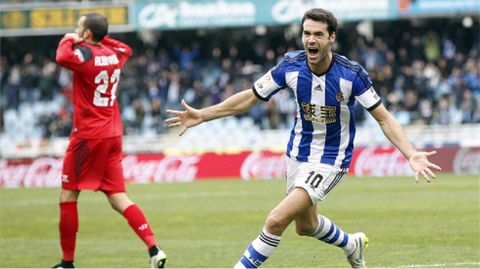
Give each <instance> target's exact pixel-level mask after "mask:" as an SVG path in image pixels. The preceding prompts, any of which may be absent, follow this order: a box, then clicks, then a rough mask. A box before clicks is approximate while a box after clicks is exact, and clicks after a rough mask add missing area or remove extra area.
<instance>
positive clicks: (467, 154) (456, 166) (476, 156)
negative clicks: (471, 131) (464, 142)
mask: <svg viewBox="0 0 480 269" xmlns="http://www.w3.org/2000/svg"><path fill="white" fill-rule="evenodd" d="M453 172H454V173H455V174H479V173H480V148H462V149H460V150H459V151H458V152H457V154H456V155H455V159H454V160H453Z"/></svg>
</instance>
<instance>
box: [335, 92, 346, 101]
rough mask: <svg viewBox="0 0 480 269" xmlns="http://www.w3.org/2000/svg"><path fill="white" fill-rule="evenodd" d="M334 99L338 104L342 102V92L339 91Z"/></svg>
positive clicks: (343, 97) (343, 98)
mask: <svg viewBox="0 0 480 269" xmlns="http://www.w3.org/2000/svg"><path fill="white" fill-rule="evenodd" d="M335 99H337V101H339V102H343V101H344V100H345V96H343V92H342V91H339V92H338V93H337V95H336V96H335Z"/></svg>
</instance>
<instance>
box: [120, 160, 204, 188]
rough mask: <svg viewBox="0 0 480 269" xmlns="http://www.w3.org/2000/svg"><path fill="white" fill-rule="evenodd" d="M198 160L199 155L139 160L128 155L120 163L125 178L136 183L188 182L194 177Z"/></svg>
mask: <svg viewBox="0 0 480 269" xmlns="http://www.w3.org/2000/svg"><path fill="white" fill-rule="evenodd" d="M199 160H200V157H199V156H179V157H164V158H162V159H159V160H142V161H140V160H138V157H137V156H135V155H128V156H126V157H125V158H124V159H123V161H122V165H123V173H124V177H125V179H127V180H131V181H134V182H136V183H146V182H190V181H193V180H194V179H195V178H196V175H197V172H198V167H197V163H198V161H199Z"/></svg>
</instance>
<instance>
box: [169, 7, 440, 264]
mask: <svg viewBox="0 0 480 269" xmlns="http://www.w3.org/2000/svg"><path fill="white" fill-rule="evenodd" d="M336 31H337V20H336V18H335V16H334V15H333V14H332V13H331V12H329V11H327V10H324V9H312V10H309V11H307V12H306V13H305V14H304V16H303V19H302V42H303V46H304V50H302V51H293V52H288V53H286V54H285V56H284V57H283V59H282V60H280V62H279V63H278V64H277V66H275V67H274V68H272V69H271V70H270V71H268V72H267V73H266V74H265V75H264V76H262V77H261V78H260V79H259V80H257V81H256V82H255V83H254V86H253V88H252V89H248V90H245V91H242V92H239V93H237V94H235V95H233V96H231V97H230V98H228V99H226V100H225V101H223V102H222V103H220V104H217V105H213V106H210V107H206V108H203V109H200V110H198V109H194V108H192V107H190V106H189V105H188V104H187V103H185V101H182V106H183V108H184V109H185V110H184V111H175V110H167V112H168V113H171V114H173V115H174V116H173V117H171V118H169V119H167V120H166V122H167V123H169V126H170V127H176V126H182V127H183V129H182V131H181V133H180V134H183V133H184V132H185V131H186V130H187V129H188V128H190V127H193V126H195V125H198V124H200V123H202V122H204V121H209V120H213V119H217V118H221V117H226V116H230V115H235V114H239V113H243V112H245V111H247V110H249V109H250V108H252V107H253V106H255V105H256V104H257V103H258V102H259V101H268V100H269V98H270V97H271V96H272V95H274V94H275V93H277V92H278V91H280V90H283V89H287V88H289V89H291V90H292V91H293V93H294V96H295V102H296V104H297V115H296V118H295V123H294V127H293V129H292V131H291V135H290V140H289V142H288V145H287V150H286V166H287V193H288V195H287V196H286V197H285V198H284V199H283V200H282V201H281V202H280V203H279V204H278V205H277V206H276V207H275V208H274V209H273V210H272V211H271V212H270V214H269V216H268V218H267V220H266V222H265V225H264V227H263V231H262V232H261V233H260V235H259V236H258V237H257V238H256V239H255V240H253V242H252V243H251V244H250V245H249V246H248V247H247V249H246V250H245V252H244V253H243V255H242V257H241V258H240V260H239V261H238V262H237V264H236V265H235V268H257V267H259V266H260V265H262V263H263V262H265V260H266V259H267V258H268V257H269V256H270V255H271V254H272V252H273V251H274V250H275V248H276V247H277V246H278V244H279V243H280V240H281V238H282V233H283V232H284V231H285V229H286V228H287V226H288V225H289V224H290V223H291V222H292V221H295V225H296V232H297V233H298V234H299V235H302V236H309V237H313V238H317V239H319V240H321V241H323V242H325V243H327V244H331V245H334V246H338V247H340V248H342V249H343V250H344V252H345V255H346V257H347V261H348V262H349V263H350V265H351V266H352V267H354V268H362V267H364V266H365V261H364V257H363V251H364V249H365V247H366V245H367V243H368V239H367V237H366V235H365V234H364V233H362V232H359V233H353V234H349V233H347V232H344V231H343V230H342V229H340V227H338V226H337V225H335V224H334V223H333V222H332V221H331V220H330V219H328V218H327V217H325V216H323V215H320V214H318V213H317V207H316V205H317V203H318V202H320V201H322V200H324V199H325V197H326V195H327V194H328V193H329V192H330V191H331V190H332V189H333V188H334V187H335V186H336V185H337V184H338V183H339V182H340V181H341V180H342V178H343V176H344V175H345V173H346V172H347V169H348V167H349V164H350V161H351V159H352V152H353V145H354V144H353V140H354V137H355V122H354V115H353V113H354V110H353V106H354V103H355V101H358V102H359V103H360V104H361V105H362V106H363V107H365V109H367V110H368V111H369V112H370V113H371V114H372V116H373V117H374V118H375V119H376V120H377V121H378V123H379V125H380V127H381V129H382V131H383V133H384V134H385V136H386V137H387V138H388V139H389V140H390V142H392V144H393V145H395V147H397V148H398V149H399V150H400V152H401V153H402V154H403V155H404V156H405V158H407V159H408V161H409V164H410V167H411V169H412V170H413V172H414V173H415V179H416V181H417V183H418V181H419V176H420V175H421V176H423V177H424V178H425V180H426V181H427V182H430V180H431V178H435V174H434V173H433V172H432V170H431V169H440V167H439V166H437V165H435V164H433V163H431V162H430V161H429V160H428V157H429V156H432V155H433V154H435V152H434V151H432V152H420V151H417V150H416V149H415V148H414V147H413V146H412V145H411V144H410V143H409V142H408V140H407V137H406V136H405V134H404V132H403V130H402V128H401V126H400V125H399V124H398V122H397V121H396V120H395V119H394V118H393V116H392V115H391V114H390V113H389V112H388V111H387V110H386V109H385V107H384V106H383V104H382V101H381V99H380V97H379V96H378V95H377V94H376V92H375V90H374V89H373V87H372V81H371V80H370V78H369V76H368V74H367V72H366V71H365V70H364V69H363V68H362V67H361V66H360V65H359V64H358V63H356V62H354V61H350V60H348V59H347V58H345V57H344V56H341V55H339V54H336V53H333V52H332V44H333V43H334V42H335V35H336Z"/></svg>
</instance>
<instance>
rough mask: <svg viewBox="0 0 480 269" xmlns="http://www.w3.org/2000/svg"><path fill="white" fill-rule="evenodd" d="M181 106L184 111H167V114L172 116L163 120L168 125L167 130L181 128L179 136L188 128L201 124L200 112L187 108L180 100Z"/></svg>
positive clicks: (185, 103)
mask: <svg viewBox="0 0 480 269" xmlns="http://www.w3.org/2000/svg"><path fill="white" fill-rule="evenodd" d="M182 106H183V108H184V109H185V110H184V111H178V110H171V109H167V110H166V111H167V113H169V114H172V115H174V116H173V117H171V118H168V119H166V120H165V122H166V123H168V128H174V127H178V126H183V128H182V131H181V132H180V135H183V134H184V133H185V131H187V129H188V128H190V127H193V126H195V125H198V124H200V123H202V122H203V118H202V113H201V112H200V110H198V109H195V108H193V107H191V106H189V105H188V104H187V102H185V100H182Z"/></svg>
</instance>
